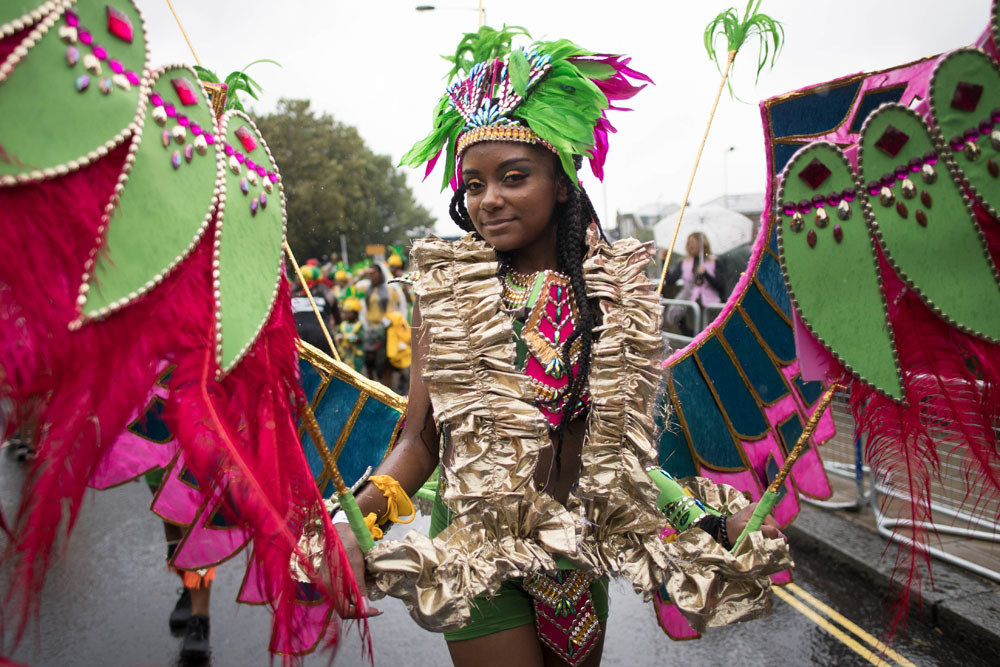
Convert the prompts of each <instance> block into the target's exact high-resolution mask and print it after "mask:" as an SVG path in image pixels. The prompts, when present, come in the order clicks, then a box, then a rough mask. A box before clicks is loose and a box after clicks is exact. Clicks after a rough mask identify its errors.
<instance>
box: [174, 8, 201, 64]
mask: <svg viewBox="0 0 1000 667" xmlns="http://www.w3.org/2000/svg"><path fill="white" fill-rule="evenodd" d="M167 7H170V13H171V14H173V15H174V20H175V21H177V27H178V28H180V29H181V34H182V35H184V41H185V42H187V45H188V48H189V49H191V55H192V56H194V61H195V62H196V63H198V67H201V61H200V60H198V54H197V53H195V52H194V46H193V45H192V44H191V40H190V39H188V35H187V33H186V32H184V26H183V25H181V19H180V17H179V16H177V12H176V11H175V10H174V4H173V3H172V2H170V0H167Z"/></svg>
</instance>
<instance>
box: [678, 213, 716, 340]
mask: <svg viewBox="0 0 1000 667" xmlns="http://www.w3.org/2000/svg"><path fill="white" fill-rule="evenodd" d="M684 252H685V254H686V255H687V257H685V258H684V259H683V260H681V262H680V263H679V264H677V266H675V267H674V268H673V269H672V270H671V271H669V272H668V273H667V276H666V278H665V279H664V281H663V286H664V288H666V286H667V285H673V284H674V283H675V282H677V279H678V278H680V279H681V281H682V286H681V291H680V292H678V293H677V296H676V297H674V298H676V299H682V300H685V301H694V302H695V303H697V304H698V305H699V306H705V305H708V304H712V303H722V301H723V298H722V295H723V294H724V293H725V287H724V286H723V284H722V281H721V280H720V279H719V278H718V277H717V275H716V262H715V256H714V255H713V254H712V246H711V245H710V244H709V242H708V237H706V236H705V234H703V233H702V232H694V233H693V234H690V235H689V236H688V237H687V242H686V243H685V244H684ZM664 319H665V321H666V324H667V326H668V327H676V328H677V329H678V330H679V331H680V333H681V335H684V336H694V335H695V333H697V332H696V331H695V330H694V326H695V323H694V322H693V321H691V320H692V317H691V310H690V308H688V307H686V306H683V305H679V304H675V305H672V306H670V307H669V308H668V309H667V312H666V315H665V318H664Z"/></svg>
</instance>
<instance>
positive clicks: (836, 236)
mask: <svg viewBox="0 0 1000 667" xmlns="http://www.w3.org/2000/svg"><path fill="white" fill-rule="evenodd" d="M833 240H834V241H836V242H837V243H840V242H841V241H843V240H844V229H843V228H842V227H841V226H840V225H834V226H833Z"/></svg>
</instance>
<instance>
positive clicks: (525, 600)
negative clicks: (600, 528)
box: [430, 487, 609, 642]
mask: <svg viewBox="0 0 1000 667" xmlns="http://www.w3.org/2000/svg"><path fill="white" fill-rule="evenodd" d="M449 523H451V517H449V515H448V508H447V507H445V504H444V503H443V502H441V488H440V487H438V493H437V495H436V496H435V498H434V507H433V509H432V510H431V527H430V536H431V537H434V536H435V535H437V534H438V533H440V532H441V531H442V530H444V529H445V528H447V527H448V524H449ZM521 581H522V580H521V579H510V580H508V581H505V582H504V583H503V584H502V585H501V586H500V590H498V591H497V593H496V595H494V596H493V597H488V596H485V595H480V596H479V597H477V598H476V599H475V600H474V601H473V604H472V621H470V622H469V624H468V625H466V626H465V627H463V628H459V629H458V630H452V631H450V632H445V633H444V638H445V639H446V640H448V641H450V642H457V641H462V640H463V639H475V638H477V637H485V636H486V635H491V634H493V633H494V632H502V631H503V630H510V629H511V628H517V627H520V626H522V625H529V624H530V625H534V623H535V607H534V604H533V599H532V597H531V595H529V594H528V593H527V592H526V591H525V590H524V589H523V588H522V587H521ZM590 598H591V600H592V601H593V603H594V611H595V612H596V613H597V620H599V621H600V622H601V623H604V622H606V621H607V620H608V602H609V598H608V578H607V577H602V578H600V579H597V580H595V581H593V582H591V584H590Z"/></svg>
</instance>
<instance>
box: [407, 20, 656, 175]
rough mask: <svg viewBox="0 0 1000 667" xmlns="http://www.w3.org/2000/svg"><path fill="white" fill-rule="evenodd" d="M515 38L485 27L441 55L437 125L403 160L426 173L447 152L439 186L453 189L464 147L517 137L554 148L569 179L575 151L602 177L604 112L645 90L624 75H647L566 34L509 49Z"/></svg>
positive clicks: (609, 128) (519, 32)
mask: <svg viewBox="0 0 1000 667" xmlns="http://www.w3.org/2000/svg"><path fill="white" fill-rule="evenodd" d="M516 35H525V36H529V35H528V33H527V32H526V31H524V30H523V29H521V28H507V27H504V28H503V29H501V30H495V29H493V28H489V27H485V26H484V27H482V28H480V29H479V32H475V33H467V34H466V35H465V36H464V37H463V39H462V41H461V42H460V43H459V46H458V49H457V50H456V52H455V55H454V56H446V58H447V59H448V60H450V61H451V62H452V63H453V67H452V70H451V72H450V75H449V81H454V82H453V83H451V84H450V85H449V86H448V89H447V90H446V91H445V94H444V95H442V97H441V99H440V100H439V101H438V104H437V107H436V108H435V118H434V130H433V131H432V132H431V134H429V135H428V136H427V137H425V138H424V139H423V140H422V141H420V142H418V143H417V144H416V145H414V146H413V148H411V149H410V150H409V151H408V152H407V153H406V155H404V156H403V159H402V160H401V161H400V163H401V164H405V165H409V166H412V167H416V166H419V165H421V164H423V163H425V162H426V163H427V168H426V172H425V175H424V176H425V178H426V176H428V175H430V173H431V171H433V169H434V166H435V164H437V160H438V158H440V157H441V152H442V151H445V173H444V179H443V182H442V186H441V187H442V189H444V186H445V185H447V184H449V183H451V186H452V188H456V187H458V182H459V177H458V173H457V163H458V160H459V159H460V158H461V157H462V154H463V153H464V152H465V150H466V149H467V148H468V147H469V146H472V145H473V144H476V143H479V142H480V141H516V142H522V143H529V144H539V145H542V146H545V147H546V148H548V149H549V150H551V151H552V152H554V153H556V154H557V155H558V156H559V160H560V162H561V164H562V167H563V169H564V170H565V171H566V174H567V176H569V178H570V182H572V183H576V182H577V175H576V167H575V166H574V164H573V157H574V156H577V155H579V156H583V157H587V158H589V160H590V166H591V170H592V171H593V172H594V175H595V176H597V178H598V179H603V178H604V161H605V157H606V156H607V151H608V133H609V132H614V131H615V128H614V127H612V125H611V124H610V123H609V122H608V120H607V117H606V115H605V112H606V111H607V110H608V109H619V110H622V111H625V110H626V109H620V108H619V107H614V106H612V105H611V102H612V101H617V100H624V99H628V98H630V97H632V96H633V95H635V94H636V93H638V92H639V91H640V90H642V88H644V87H645V84H641V85H635V84H634V83H632V82H630V81H629V79H634V80H638V81H646V82H649V83H652V80H651V79H650V78H649V77H647V76H646V75H645V74H642V73H640V72H636V71H635V70H633V69H631V68H630V67H628V63H629V61H630V59H629V58H623V57H621V56H612V55H607V54H597V53H592V52H590V51H586V50H584V49H581V48H580V47H579V46H577V45H576V44H573V43H572V42H570V41H567V40H564V39H563V40H558V41H554V42H535V43H533V44H532V45H531V46H529V47H516V48H511V40H512V39H513V37H514V36H516ZM529 37H530V36H529ZM467 55H471V56H473V58H474V59H469V58H467ZM456 75H458V76H460V78H459V79H458V80H457V81H455V80H454V79H455V77H456Z"/></svg>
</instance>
